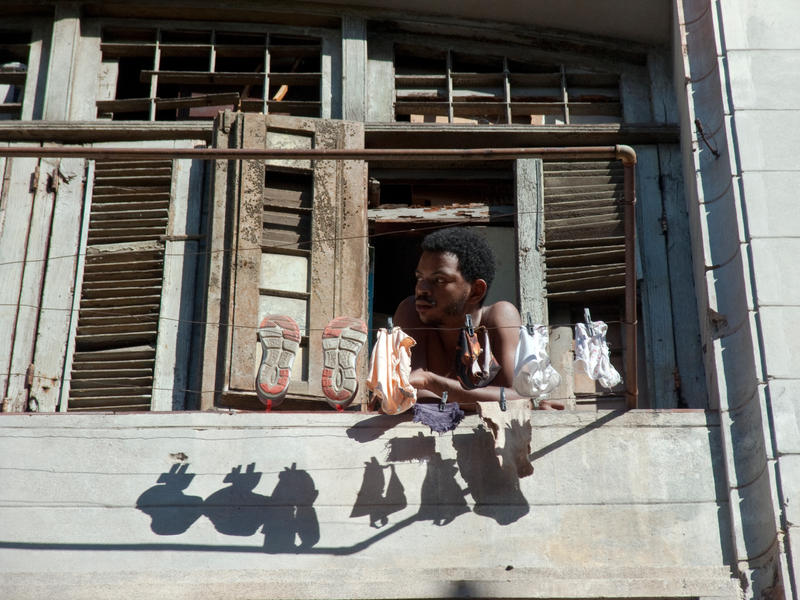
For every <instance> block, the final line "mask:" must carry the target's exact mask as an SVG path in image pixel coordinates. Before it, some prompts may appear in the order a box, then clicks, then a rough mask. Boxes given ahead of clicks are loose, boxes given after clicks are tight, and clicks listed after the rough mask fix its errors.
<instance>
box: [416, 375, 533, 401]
mask: <svg viewBox="0 0 800 600" xmlns="http://www.w3.org/2000/svg"><path fill="white" fill-rule="evenodd" d="M423 386H424V387H423V388H422V389H424V390H427V391H429V392H431V393H433V394H435V395H436V396H438V397H440V398H441V396H442V394H443V393H444V392H447V400H448V402H458V403H459V405H461V407H462V408H467V409H471V410H474V409H475V403H476V402H499V401H500V389H501V388H500V386H496V385H490V386H486V387H482V388H476V389H472V390H465V389H464V388H463V387H461V384H460V383H459V382H458V381H457V380H455V379H451V378H449V377H443V376H441V375H437V374H436V373H431V372H430V371H426V372H425V381H424V384H423ZM504 395H505V398H506V400H516V399H519V398H522V396H520V395H519V394H517V393H516V392H515V391H514V390H513V389H512V388H508V387H507V388H505V392H504ZM423 397H424V395H423Z"/></svg>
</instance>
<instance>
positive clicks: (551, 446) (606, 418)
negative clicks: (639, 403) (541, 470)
mask: <svg viewBox="0 0 800 600" xmlns="http://www.w3.org/2000/svg"><path fill="white" fill-rule="evenodd" d="M627 412H628V411H626V410H621V409H620V410H612V411H611V412H609V413H608V414H607V415H603V416H602V417H600V418H599V419H597V420H596V421H592V422H591V423H589V424H588V425H587V426H586V427H583V428H581V429H578V430H576V431H573V432H572V433H570V434H568V435H565V436H564V437H562V438H560V439H558V440H556V441H554V442H550V443H549V444H547V446H544V447H543V448H539V449H538V450H537V451H536V452H533V453H531V455H530V459H531V460H532V461H534V460H537V459H539V458H541V457H543V456H544V455H545V454H549V453H550V452H552V451H553V450H556V449H558V448H560V447H561V446H565V445H567V444H569V443H570V442H572V441H575V440H576V439H578V438H579V437H581V436H582V435H586V434H587V433H589V432H590V431H593V430H595V429H599V428H600V427H602V426H603V425H605V424H606V423H608V422H609V421H613V420H614V419H616V418H617V417H620V416H622V415H624V414H625V413H627Z"/></svg>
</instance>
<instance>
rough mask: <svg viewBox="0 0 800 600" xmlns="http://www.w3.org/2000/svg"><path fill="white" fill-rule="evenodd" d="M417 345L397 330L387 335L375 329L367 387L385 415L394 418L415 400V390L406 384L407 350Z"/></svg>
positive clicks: (409, 362)
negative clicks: (375, 336)
mask: <svg viewBox="0 0 800 600" xmlns="http://www.w3.org/2000/svg"><path fill="white" fill-rule="evenodd" d="M416 344H417V342H416V341H415V340H414V338H412V337H411V336H410V335H408V334H406V333H405V332H404V331H403V330H402V329H400V328H399V327H393V328H392V331H391V332H388V331H387V330H386V329H383V328H381V329H379V330H378V335H377V339H376V340H375V345H374V346H373V348H372V356H370V359H369V378H368V379H367V382H366V383H367V387H368V388H369V389H370V390H372V393H373V395H374V397H375V398H377V399H378V401H379V402H380V405H381V411H382V412H383V413H385V414H387V415H396V414H399V413H401V412H405V411H406V410H408V409H409V408H411V407H412V406H413V405H414V404H415V403H416V401H417V390H416V389H415V388H414V387H412V386H411V384H410V383H409V381H408V380H409V377H410V376H411V348H412V347H413V346H415V345H416Z"/></svg>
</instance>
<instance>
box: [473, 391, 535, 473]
mask: <svg viewBox="0 0 800 600" xmlns="http://www.w3.org/2000/svg"><path fill="white" fill-rule="evenodd" d="M477 404H478V414H479V415H480V417H481V420H483V422H484V424H485V425H486V427H487V428H488V429H489V431H490V432H491V434H492V437H493V438H494V452H495V456H497V461H498V462H499V463H500V466H501V467H508V468H511V469H513V470H514V471H515V472H516V473H517V477H527V476H528V475H532V474H533V465H532V464H531V459H530V454H531V401H530V400H528V399H527V398H525V399H522V400H506V409H505V410H503V409H502V407H501V406H500V404H499V403H497V402H478V403H477Z"/></svg>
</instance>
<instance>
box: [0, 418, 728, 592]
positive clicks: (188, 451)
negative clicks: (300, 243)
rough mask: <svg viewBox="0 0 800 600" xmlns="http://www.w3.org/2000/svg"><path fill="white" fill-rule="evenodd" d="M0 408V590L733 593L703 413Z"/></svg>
mask: <svg viewBox="0 0 800 600" xmlns="http://www.w3.org/2000/svg"><path fill="white" fill-rule="evenodd" d="M479 424H480V421H479V419H478V418H477V417H475V416H471V417H468V418H467V419H466V420H465V421H464V422H463V423H462V424H461V425H460V426H459V427H458V428H457V429H456V431H455V432H453V433H450V434H445V435H442V436H438V435H435V434H431V433H430V432H429V430H428V428H427V427H422V426H419V425H417V424H414V423H411V422H410V420H409V418H397V417H386V416H369V415H360V414H357V413H349V414H333V413H322V414H219V413H184V414H177V413H167V414H164V413H160V414H149V415H144V414H139V415H126V416H123V415H72V414H67V415H2V418H0V470H1V471H0V472H2V481H3V486H2V492H0V595H2V596H3V597H6V598H16V599H20V598H42V597H46V596H48V595H50V596H53V595H55V596H58V597H59V598H83V597H87V598H88V597H104V598H122V597H124V598H140V597H166V596H169V597H170V598H191V597H197V594H198V593H200V592H201V591H202V593H203V597H206V598H228V597H231V598H234V597H237V598H241V597H248V598H261V597H264V598H305V597H308V598H312V597H313V598H323V597H349V598H356V597H370V598H385V597H426V596H427V597H430V596H439V597H452V596H464V595H473V596H483V597H588V596H597V595H601V596H618V597H632V596H636V597H648V596H658V597H686V596H710V597H730V598H733V597H736V590H737V589H738V583H736V584H734V581H733V580H732V579H731V578H730V569H729V568H728V567H726V564H729V563H730V558H731V551H730V547H729V545H730V544H729V539H730V536H729V531H728V530H729V523H728V516H727V515H728V507H727V496H726V494H725V489H724V485H723V484H722V482H721V481H720V479H719V473H720V470H721V451H720V439H719V427H718V424H717V422H716V421H715V417H714V416H713V415H710V414H707V413H704V412H702V411H689V412H650V411H631V412H627V413H623V412H604V413H599V414H597V415H595V414H584V413H572V414H568V413H558V414H556V413H534V415H533V444H532V451H533V452H532V456H533V463H534V466H535V472H534V474H533V475H532V476H530V477H527V478H524V479H522V480H519V479H517V478H516V475H514V474H513V473H511V472H509V471H504V470H502V469H501V468H500V467H499V466H498V465H497V462H496V459H495V457H494V456H493V446H492V444H491V438H490V436H489V434H488V433H486V432H485V431H484V430H483V429H482V428H480V427H479Z"/></svg>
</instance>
